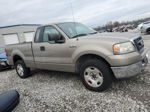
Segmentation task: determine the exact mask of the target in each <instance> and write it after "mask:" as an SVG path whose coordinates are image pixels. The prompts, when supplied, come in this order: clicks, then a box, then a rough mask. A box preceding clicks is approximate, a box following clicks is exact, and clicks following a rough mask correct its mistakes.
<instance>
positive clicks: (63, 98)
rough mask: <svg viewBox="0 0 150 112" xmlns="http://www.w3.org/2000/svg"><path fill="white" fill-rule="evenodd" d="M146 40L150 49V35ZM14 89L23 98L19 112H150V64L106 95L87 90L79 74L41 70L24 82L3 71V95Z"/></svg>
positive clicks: (0, 80)
mask: <svg viewBox="0 0 150 112" xmlns="http://www.w3.org/2000/svg"><path fill="white" fill-rule="evenodd" d="M144 40H145V44H146V46H147V47H150V35H149V36H148V35H144ZM149 56H150V52H149ZM149 60H150V59H149ZM11 89H16V90H17V91H18V92H19V93H20V95H21V101H20V104H19V105H18V106H17V108H16V110H15V111H16V112H52V111H53V112H72V111H73V112H112V111H113V112H150V65H148V67H147V68H146V70H145V71H144V72H143V73H141V74H139V75H138V76H136V77H134V78H131V79H127V80H121V81H115V82H114V83H113V84H112V86H111V87H110V88H109V89H108V90H106V91H105V92H102V93H97V92H91V91H89V90H87V89H85V87H84V86H83V85H82V83H81V81H80V79H79V75H76V74H71V73H62V72H50V71H38V70H37V71H33V73H32V76H31V77H29V78H27V79H20V78H19V77H18V76H17V75H16V72H15V70H5V71H2V72H0V93H2V92H4V91H8V90H11Z"/></svg>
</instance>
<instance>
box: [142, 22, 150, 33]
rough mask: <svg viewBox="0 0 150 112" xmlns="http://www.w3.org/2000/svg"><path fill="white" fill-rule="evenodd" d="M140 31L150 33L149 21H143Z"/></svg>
mask: <svg viewBox="0 0 150 112" xmlns="http://www.w3.org/2000/svg"><path fill="white" fill-rule="evenodd" d="M141 33H146V34H150V21H149V22H144V23H143V25H142V27H141Z"/></svg>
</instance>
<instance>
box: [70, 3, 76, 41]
mask: <svg viewBox="0 0 150 112" xmlns="http://www.w3.org/2000/svg"><path fill="white" fill-rule="evenodd" d="M70 7H71V14H72V18H73V22H74V26H75V32H76V35H77V34H78V33H77V30H76V23H75V16H74V10H73V5H72V0H70ZM77 40H78V37H77Z"/></svg>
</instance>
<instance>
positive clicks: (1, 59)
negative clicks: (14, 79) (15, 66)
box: [0, 46, 10, 71]
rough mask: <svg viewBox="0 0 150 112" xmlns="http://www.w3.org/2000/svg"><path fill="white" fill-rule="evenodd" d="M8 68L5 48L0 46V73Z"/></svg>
mask: <svg viewBox="0 0 150 112" xmlns="http://www.w3.org/2000/svg"><path fill="white" fill-rule="evenodd" d="M9 67H10V66H9V63H8V60H7V54H6V53H5V47H4V46H0V71H1V70H2V69H5V68H9Z"/></svg>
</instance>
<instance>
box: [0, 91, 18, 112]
mask: <svg viewBox="0 0 150 112" xmlns="http://www.w3.org/2000/svg"><path fill="white" fill-rule="evenodd" d="M19 101H20V95H19V93H18V92H17V91H16V90H11V91H8V92H5V93H3V94H0V112H11V111H13V109H14V108H15V107H16V106H17V105H18V104H19Z"/></svg>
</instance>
